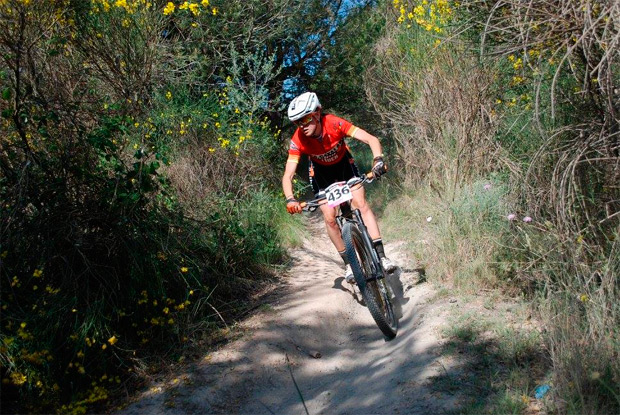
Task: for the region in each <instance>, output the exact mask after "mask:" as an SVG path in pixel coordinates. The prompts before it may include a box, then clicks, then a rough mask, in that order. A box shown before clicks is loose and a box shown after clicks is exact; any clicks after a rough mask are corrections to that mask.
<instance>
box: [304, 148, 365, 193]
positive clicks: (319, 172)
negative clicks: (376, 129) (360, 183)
mask: <svg viewBox="0 0 620 415" xmlns="http://www.w3.org/2000/svg"><path fill="white" fill-rule="evenodd" d="M359 175H360V174H359V170H358V169H357V166H356V165H355V160H353V156H352V155H351V153H350V152H348V151H347V152H346V153H345V155H344V157H343V158H342V160H340V161H339V162H338V163H336V164H331V165H329V166H325V165H322V164H318V163H313V162H312V161H311V162H310V166H309V176H310V184H311V185H312V191H313V192H314V194H315V196H316V195H318V194H319V192H320V191H321V190H325V188H326V187H328V186H329V185H330V184H332V183H336V182H344V181H347V180H349V179H350V178H352V177H359Z"/></svg>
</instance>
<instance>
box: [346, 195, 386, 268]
mask: <svg viewBox="0 0 620 415" xmlns="http://www.w3.org/2000/svg"><path fill="white" fill-rule="evenodd" d="M352 203H353V207H354V208H356V209H359V210H360V213H361V214H362V218H363V219H364V224H366V228H367V229H368V233H369V234H370V238H371V239H372V244H373V246H374V247H375V249H376V250H377V255H379V258H380V259H381V264H382V265H383V268H384V269H385V270H386V271H387V272H392V271H393V270H394V269H396V265H395V264H394V263H393V262H392V261H391V260H390V259H389V258H387V257H386V256H385V250H384V248H383V240H382V239H381V232H379V225H378V223H377V218H376V217H375V214H374V213H373V211H372V209H371V208H370V206H369V205H368V202H366V197H365V192H364V188H363V187H360V188H359V189H356V190H354V191H353V200H352Z"/></svg>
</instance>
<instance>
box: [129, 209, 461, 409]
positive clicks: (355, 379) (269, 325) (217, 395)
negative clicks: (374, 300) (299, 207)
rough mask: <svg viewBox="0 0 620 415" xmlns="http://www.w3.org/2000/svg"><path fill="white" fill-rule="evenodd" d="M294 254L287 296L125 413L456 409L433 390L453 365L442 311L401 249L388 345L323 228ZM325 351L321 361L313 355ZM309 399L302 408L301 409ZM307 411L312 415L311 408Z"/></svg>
mask: <svg viewBox="0 0 620 415" xmlns="http://www.w3.org/2000/svg"><path fill="white" fill-rule="evenodd" d="M309 228H310V232H311V233H312V235H313V236H312V237H311V238H310V239H309V240H308V241H306V242H305V244H304V246H303V247H302V248H300V249H297V250H295V251H294V252H293V253H292V254H293V257H294V258H295V261H294V264H293V267H292V268H291V269H290V272H289V273H288V276H287V278H286V283H285V285H284V286H283V288H282V290H281V291H282V294H281V295H279V296H277V297H278V298H276V299H273V301H272V302H271V304H270V307H265V308H264V309H263V310H261V311H259V312H258V313H256V314H255V315H254V316H252V317H251V318H249V319H248V320H247V321H245V322H243V323H242V327H243V329H244V332H245V334H244V335H243V336H241V338H239V339H237V340H234V341H232V342H230V343H228V344H226V345H225V346H223V347H222V348H220V349H219V350H217V351H212V352H210V353H209V354H207V355H205V357H204V358H203V359H201V360H200V361H199V362H198V363H195V364H193V365H192V366H190V367H189V368H185V369H184V371H183V372H182V373H178V374H177V375H175V376H172V377H171V378H169V379H167V380H165V381H162V382H160V383H158V384H154V385H152V386H151V387H149V390H148V391H146V392H144V393H143V394H142V395H141V396H139V397H137V399H136V400H135V401H134V402H133V403H131V404H130V405H129V406H127V407H126V408H125V409H124V410H122V411H121V412H120V413H122V414H130V415H133V414H186V413H242V414H305V413H306V411H307V413H309V414H392V413H407V414H428V413H433V414H435V413H441V412H445V411H447V410H451V409H454V408H455V404H456V402H455V400H456V396H450V395H447V396H446V395H443V394H439V393H438V392H436V391H435V392H433V391H432V390H431V389H429V380H430V379H432V378H433V377H434V376H439V375H441V374H442V373H446V372H447V371H450V370H452V369H456V368H454V367H451V366H454V363H453V362H451V361H450V360H449V359H447V358H445V357H442V356H440V355H439V350H440V349H441V347H440V343H441V341H440V338H439V334H438V330H437V327H438V326H439V325H440V324H442V321H440V318H439V317H438V315H439V314H441V313H438V310H439V308H438V307H440V305H438V304H437V303H436V302H434V301H431V300H432V298H433V290H432V288H431V287H430V285H429V284H426V283H424V284H416V280H417V277H418V276H417V274H415V273H413V272H408V271H407V268H406V267H407V266H410V267H411V264H410V263H408V262H407V258H406V257H405V256H404V254H403V252H399V246H398V243H392V244H389V243H388V244H387V245H386V250H387V252H388V255H389V256H391V257H392V258H393V259H395V260H396V261H397V262H398V263H399V264H401V266H403V268H404V269H401V270H399V271H397V272H396V273H395V274H394V275H393V276H392V277H391V278H392V279H393V281H392V283H393V286H395V287H396V289H397V292H398V288H399V287H401V288H400V295H399V297H400V300H399V301H400V304H401V314H402V316H401V318H400V321H399V324H400V328H399V332H398V335H397V336H396V338H395V339H393V340H391V341H385V340H384V337H383V335H382V334H381V332H380V330H379V329H378V328H377V326H376V325H375V323H374V321H373V320H372V317H371V316H370V313H369V312H368V310H367V309H366V307H365V306H363V304H361V303H360V302H359V301H358V297H359V293H358V295H357V296H355V295H354V293H353V290H352V289H351V287H350V286H349V285H348V284H347V283H344V284H343V282H344V281H343V278H342V276H341V275H342V271H343V267H342V264H341V259H340V258H339V256H338V255H337V253H336V252H335V250H334V249H333V247H332V246H331V244H330V242H329V240H328V239H327V237H326V234H325V231H324V229H323V227H322V224H321V222H320V221H319V219H318V218H317V217H313V218H312V219H311V220H310V223H309ZM315 352H319V353H320V358H314V357H312V356H310V354H313V353H315ZM302 397H303V402H302ZM304 403H305V408H304Z"/></svg>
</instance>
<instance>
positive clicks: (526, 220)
mask: <svg viewBox="0 0 620 415" xmlns="http://www.w3.org/2000/svg"><path fill="white" fill-rule="evenodd" d="M531 221H532V218H530V217H529V216H526V217H524V218H523V222H531Z"/></svg>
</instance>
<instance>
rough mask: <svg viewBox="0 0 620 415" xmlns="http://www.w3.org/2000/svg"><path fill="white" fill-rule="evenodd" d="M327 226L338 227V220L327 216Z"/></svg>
mask: <svg viewBox="0 0 620 415" xmlns="http://www.w3.org/2000/svg"><path fill="white" fill-rule="evenodd" d="M325 226H327V227H328V228H338V222H336V218H335V217H333V218H325Z"/></svg>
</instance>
